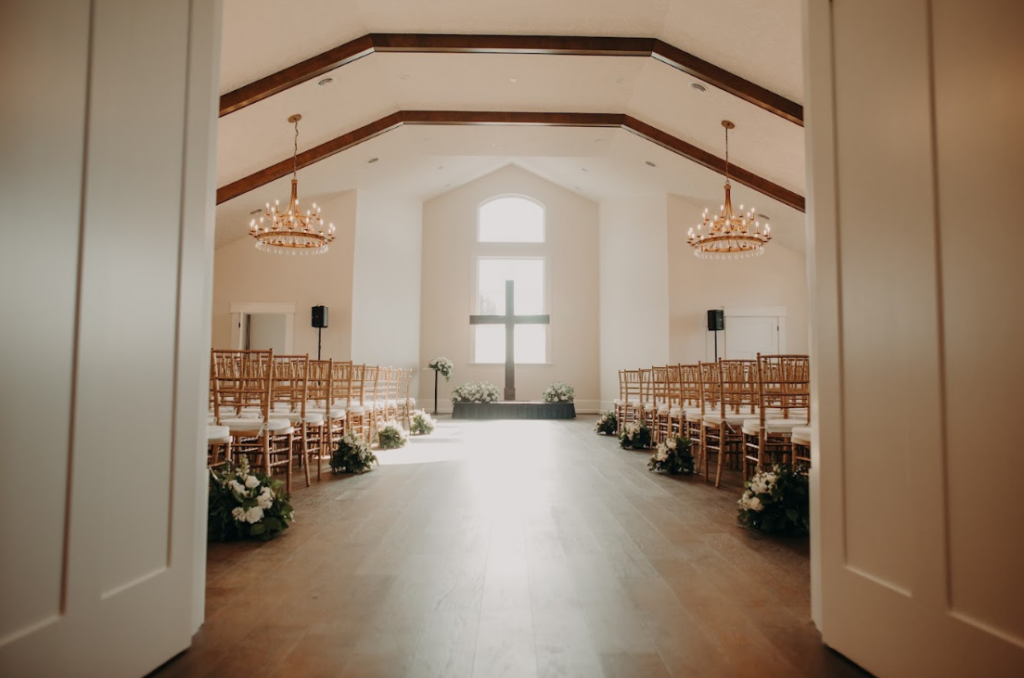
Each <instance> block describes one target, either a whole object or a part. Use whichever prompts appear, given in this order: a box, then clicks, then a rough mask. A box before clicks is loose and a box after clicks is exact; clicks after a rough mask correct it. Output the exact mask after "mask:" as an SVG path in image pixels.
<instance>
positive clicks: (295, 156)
mask: <svg viewBox="0 0 1024 678" xmlns="http://www.w3.org/2000/svg"><path fill="white" fill-rule="evenodd" d="M725 141H726V148H727V149H728V143H729V134H728V133H726V135H725ZM728 154H729V153H728V150H727V151H726V155H728ZM298 176H299V121H298V120H296V121H295V146H294V148H293V150H292V178H293V179H297V178H298Z"/></svg>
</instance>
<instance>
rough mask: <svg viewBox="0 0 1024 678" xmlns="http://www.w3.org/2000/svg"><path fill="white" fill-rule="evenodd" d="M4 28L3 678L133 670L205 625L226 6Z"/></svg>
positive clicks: (0, 301) (132, 10)
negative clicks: (208, 415) (212, 311)
mask: <svg viewBox="0 0 1024 678" xmlns="http://www.w3.org/2000/svg"><path fill="white" fill-rule="evenodd" d="M0 16H2V20H0V85H2V87H3V90H4V91H6V92H17V93H18V96H14V97H10V98H9V100H8V101H6V102H5V104H4V106H3V107H0V128H2V129H3V130H5V131H4V133H3V134H2V135H0V177H2V180H0V203H2V204H3V205H4V211H3V217H2V218H3V219H4V220H5V222H4V229H3V232H4V236H5V245H4V247H3V248H0V286H2V289H3V290H4V291H5V293H4V294H3V296H2V297H0V317H4V318H12V317H13V318H18V319H19V322H5V323H2V324H0V350H2V351H3V360H2V361H0V402H2V403H3V406H2V407H0V430H2V431H3V434H4V441H5V442H4V444H5V446H6V449H7V450H9V451H10V454H6V455H5V457H4V459H5V472H6V473H7V474H8V475H9V477H10V478H11V479H12V482H9V483H7V484H6V486H5V489H4V492H3V493H0V515H4V516H7V517H8V518H9V519H7V520H4V521H2V522H0V543H3V545H4V555H3V557H2V558H0V601H2V602H0V675H4V676H61V675H104V676H110V677H111V678H136V677H137V676H140V675H144V674H146V673H148V672H149V671H151V670H152V669H154V668H155V667H156V666H158V665H159V664H161V663H162V662H164V661H166V660H167V659H170V658H171V657H172V656H173V655H175V654H176V653H178V652H180V651H181V650H183V649H185V648H186V647H188V645H189V642H190V638H191V635H192V632H193V630H194V628H195V624H196V622H197V620H198V619H201V618H202V617H201V615H202V597H201V596H202V587H201V585H197V579H198V580H201V579H202V571H201V570H200V571H198V572H197V571H196V570H195V569H194V568H195V566H196V565H198V564H199V563H201V562H202V560H203V558H202V556H201V555H200V554H201V552H202V550H203V542H204V541H205V539H204V538H205V529H204V528H205V520H203V519H197V518H198V516H197V511H200V512H202V513H205V512H204V511H203V507H205V501H203V499H204V498H205V483H204V482H203V481H202V480H200V479H202V478H204V477H205V473H204V472H205V452H204V447H205V445H204V443H205V425H203V423H202V421H203V420H202V416H203V411H204V410H205V407H206V398H205V396H204V394H205V392H206V387H207V384H208V369H209V354H208V351H209V337H210V326H209V322H210V315H209V313H208V312H207V309H208V299H209V296H208V295H209V280H210V279H209V264H210V259H209V252H210V250H211V249H212V242H213V223H212V219H211V218H210V216H211V214H212V204H213V195H214V191H213V189H214V186H213V182H214V172H213V153H212V147H213V146H214V145H215V129H216V128H215V121H216V102H217V97H216V90H217V75H216V74H217V71H218V67H217V66H218V65H217V54H218V51H219V46H218V45H219V37H220V3H219V2H194V3H193V2H189V1H188V0H168V1H167V2H160V3H136V2H128V1H126V0H95V1H93V2H90V1H88V0H68V1H66V2H61V3H57V2H53V3H50V2H46V3H40V2H30V1H29V0H22V1H17V0H12V1H10V2H4V3H3V5H2V10H0ZM152 26H159V28H160V30H158V31H153V30H140V27H142V28H143V29H144V28H145V27H152ZM41 213H45V222H44V223H43V222H40V221H39V215H40V214H41ZM26 225H33V227H26ZM140 479H142V480H140ZM12 516H14V517H16V519H10V518H11V517H12ZM202 517H203V518H205V515H203V516H202ZM197 539H198V542H197ZM194 594H198V597H197V598H196V597H193V595H194Z"/></svg>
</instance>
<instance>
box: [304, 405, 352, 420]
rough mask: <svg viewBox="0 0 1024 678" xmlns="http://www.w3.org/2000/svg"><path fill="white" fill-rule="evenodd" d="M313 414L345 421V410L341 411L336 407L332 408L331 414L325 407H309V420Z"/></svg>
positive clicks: (307, 413)
mask: <svg viewBox="0 0 1024 678" xmlns="http://www.w3.org/2000/svg"><path fill="white" fill-rule="evenodd" d="M311 414H319V415H322V416H325V417H326V416H329V417H330V418H331V419H344V418H345V410H340V409H338V408H336V407H332V408H331V411H330V413H328V412H327V409H326V408H323V407H307V408H306V417H307V418H308V417H309V415H311Z"/></svg>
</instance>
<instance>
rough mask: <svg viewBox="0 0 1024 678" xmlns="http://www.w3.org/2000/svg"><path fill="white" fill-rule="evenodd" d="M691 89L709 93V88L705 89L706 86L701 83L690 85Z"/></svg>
mask: <svg viewBox="0 0 1024 678" xmlns="http://www.w3.org/2000/svg"><path fill="white" fill-rule="evenodd" d="M690 87H692V88H693V89H695V90H697V91H698V92H707V91H708V88H707V87H705V86H704V85H702V84H700V83H699V82H691V83H690Z"/></svg>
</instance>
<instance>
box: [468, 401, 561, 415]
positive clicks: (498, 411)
mask: <svg viewBox="0 0 1024 678" xmlns="http://www.w3.org/2000/svg"><path fill="white" fill-rule="evenodd" d="M575 417H576V406H575V405H574V404H573V403H545V402H539V401H538V402H519V401H516V402H504V401H503V402H500V403H455V409H454V410H453V411H452V419H574V418H575Z"/></svg>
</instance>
